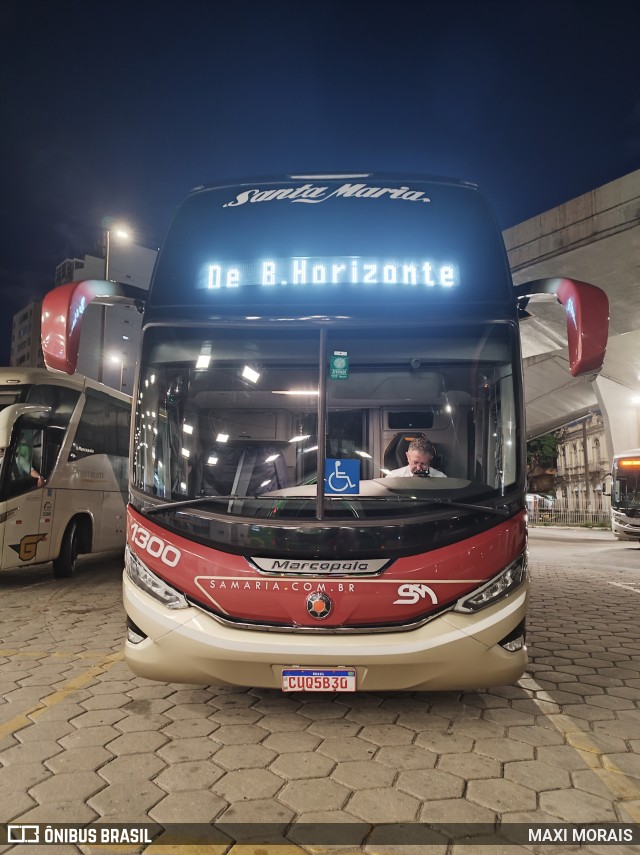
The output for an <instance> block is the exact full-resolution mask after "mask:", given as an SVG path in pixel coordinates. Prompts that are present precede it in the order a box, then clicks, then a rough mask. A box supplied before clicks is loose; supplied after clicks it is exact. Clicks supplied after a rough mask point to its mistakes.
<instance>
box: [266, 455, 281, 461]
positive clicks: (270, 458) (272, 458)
mask: <svg viewBox="0 0 640 855" xmlns="http://www.w3.org/2000/svg"><path fill="white" fill-rule="evenodd" d="M278 457H280V455H279V454H270V455H269V456H268V457H267V459H266V460H265V461H264V462H265V463H273V461H274V460H277V459H278Z"/></svg>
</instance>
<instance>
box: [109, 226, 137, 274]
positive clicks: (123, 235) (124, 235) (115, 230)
mask: <svg viewBox="0 0 640 855" xmlns="http://www.w3.org/2000/svg"><path fill="white" fill-rule="evenodd" d="M111 235H113V236H114V237H115V238H118V240H121V241H128V240H131V235H130V233H129V232H128V231H127V229H126V228H125V227H124V226H117V225H114V226H109V228H107V229H106V235H105V244H106V245H105V253H104V278H105V279H106V280H107V282H108V281H109V252H110V249H111Z"/></svg>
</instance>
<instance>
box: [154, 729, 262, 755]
mask: <svg viewBox="0 0 640 855" xmlns="http://www.w3.org/2000/svg"><path fill="white" fill-rule="evenodd" d="M163 732H164V733H165V734H166V733H167V731H166V730H165V731H163ZM243 747H245V748H246V746H243ZM220 749H221V745H220V744H219V743H217V742H213V741H212V740H211V739H209V737H208V736H196V737H193V738H187V739H178V738H175V739H172V740H171V741H170V742H167V743H166V744H165V745H163V746H162V747H161V748H158V750H157V752H156V753H157V754H158V756H159V757H162V758H163V759H164V760H166V761H167V763H181V762H183V761H185V760H207V759H208V758H209V757H212V756H213V755H214V754H217V753H218V751H219V750H220Z"/></svg>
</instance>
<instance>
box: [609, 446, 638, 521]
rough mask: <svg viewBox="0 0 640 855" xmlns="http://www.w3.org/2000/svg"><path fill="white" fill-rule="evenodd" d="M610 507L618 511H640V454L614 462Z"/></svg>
mask: <svg viewBox="0 0 640 855" xmlns="http://www.w3.org/2000/svg"><path fill="white" fill-rule="evenodd" d="M611 507H612V508H616V509H619V510H639V509H640V452H639V453H638V454H637V455H635V456H625V457H619V458H617V459H616V460H615V461H614V467H613V488H612V492H611Z"/></svg>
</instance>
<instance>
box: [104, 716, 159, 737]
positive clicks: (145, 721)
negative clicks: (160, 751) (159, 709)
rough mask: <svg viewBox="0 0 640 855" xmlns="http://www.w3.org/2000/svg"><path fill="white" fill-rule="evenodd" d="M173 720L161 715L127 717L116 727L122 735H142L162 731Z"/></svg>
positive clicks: (115, 725)
mask: <svg viewBox="0 0 640 855" xmlns="http://www.w3.org/2000/svg"><path fill="white" fill-rule="evenodd" d="M170 723H171V719H169V718H167V717H166V716H165V715H162V714H161V713H157V714H155V715H125V717H124V718H122V719H121V720H120V721H117V722H115V724H114V727H115V728H117V729H118V730H119V731H120V732H121V733H141V732H142V731H144V730H162V729H163V728H164V727H165V726H166V725H168V724H170Z"/></svg>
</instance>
